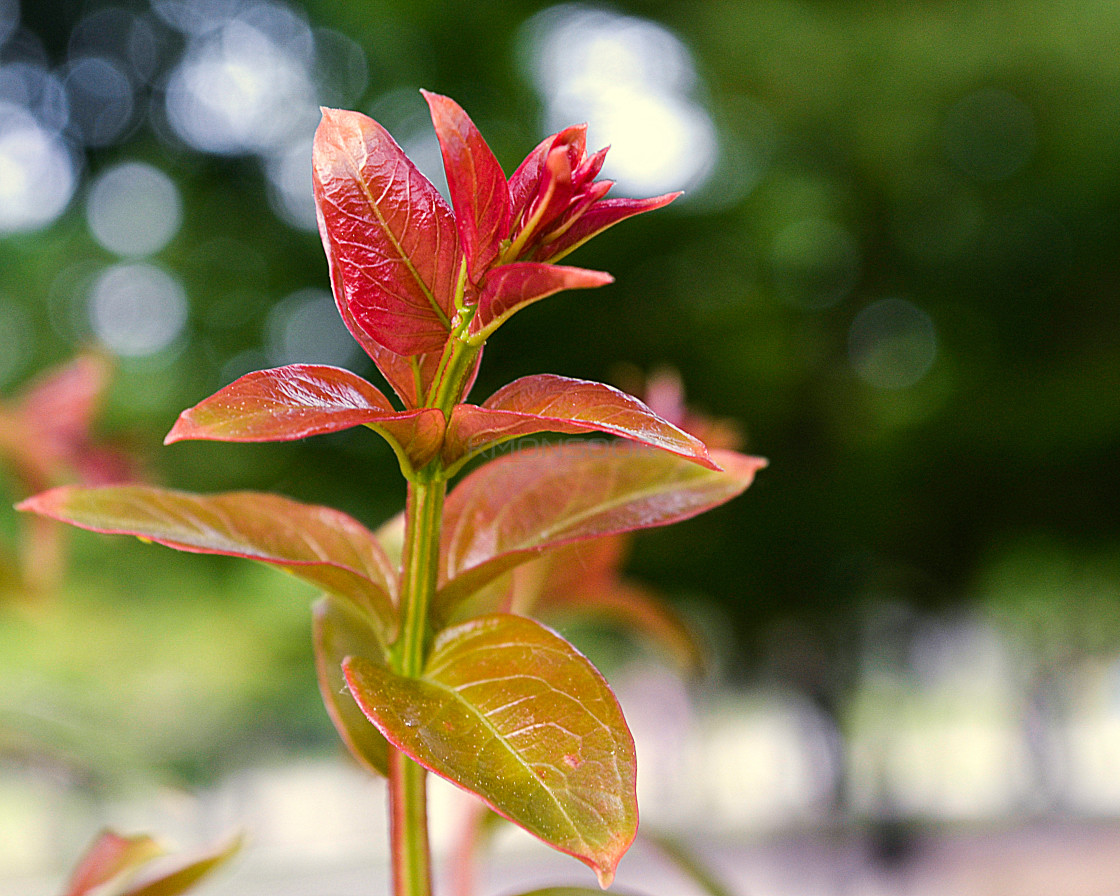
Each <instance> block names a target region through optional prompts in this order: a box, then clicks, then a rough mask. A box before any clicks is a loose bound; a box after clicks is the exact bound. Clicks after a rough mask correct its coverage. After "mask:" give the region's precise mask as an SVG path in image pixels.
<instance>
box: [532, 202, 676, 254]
mask: <svg viewBox="0 0 1120 896" xmlns="http://www.w3.org/2000/svg"><path fill="white" fill-rule="evenodd" d="M680 195H681V194H680V193H666V194H665V195H663V196H654V197H652V198H651V199H600V200H599V201H598V202H596V203H595V204H594V205H592V206H591V207H590V208H589V209H588V210H587V211H585V212H584V213H583V214H582V215H581V216H580V217H579V218H578V219H577V220H576V221H575V223H574V224H572V226H571V227H569V228H568V229H567V230H566V231H564V233H563V234H562V235H561V236H560V237H558V238H557V239H555V240H553V241H552V242H551V243H548V244H547V245H544V246H541V247H540V248H539V249H537V251H536V252H534V253H533V257H534V258H537V259H539V260H541V261H544V262H555V261H559V260H560V259H561V258H563V257H564V256H565V255H567V254H568V253H569V252H572V251H574V250H575V249H578V248H579V247H580V246H582V245H583V244H584V243H586V242H587V241H588V240H589V239H591V238H592V237H593V236H595V235H597V234H600V233H602V232H603V231H604V230H606V229H607V228H608V227H613V226H614V225H615V224H617V223H618V222H619V221H625V220H626V219H627V218H632V217H633V216H634V215H640V214H642V213H643V212H651V211H653V210H654V209H658V208H662V207H664V206H666V205H668V204H669V203H670V202H672V201H673V200H674V199H676V198H677V197H678V196H680Z"/></svg>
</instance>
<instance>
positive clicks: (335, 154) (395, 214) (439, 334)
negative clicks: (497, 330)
mask: <svg viewBox="0 0 1120 896" xmlns="http://www.w3.org/2000/svg"><path fill="white" fill-rule="evenodd" d="M312 155H313V165H312V168H313V183H314V189H315V202H316V209H317V212H318V217H319V231H320V235H321V236H322V239H323V248H324V249H325V251H326V254H327V261H328V263H329V265H330V268H331V282H332V285H333V287H334V289H335V300H336V301H337V302H338V304H339V307H340V309H342V311H343V319H344V320H348V322H351V323H352V324H353V325H355V326H357V327H358V328H360V329H361V330H362V331H363V332H365V333H366V334H367V335H368V336H369V337H370V338H371V339H372V340H373V341H375V342H377V343H379V344H380V345H383V346H384V347H385V348H387V349H389V350H390V351H393V352H396V353H397V354H399V355H415V354H423V353H425V352H433V351H439V350H440V349H442V348H443V344H444V342H445V341H446V340H447V336H448V333H449V331H450V320H451V317H452V315H453V313H454V308H453V305H452V303H453V300H454V286H455V280H456V277H457V276H458V262H459V250H458V235H457V232H456V226H455V219H454V215H453V214H452V212H451V209H450V208H449V207H448V205H447V203H446V202H445V201H444V199H443V197H442V196H440V194H439V191H438V190H436V188H435V187H434V186H432V184H431V182H430V181H429V180H428V179H427V178H426V177H424V175H422V174H421V173H420V172H419V171H418V170H417V169H416V167H415V166H414V165H413V164H412V162H411V161H409V159H408V157H407V156H406V155H405V154H404V152H403V151H402V150H401V148H400V147H399V146H398V145H397V144H396V142H395V141H394V140H393V138H392V137H390V136H389V133H388V132H387V131H386V130H385V129H384V128H382V127H381V125H379V124H378V123H377V122H375V121H373V119H371V118H368V117H366V116H365V115H362V114H360V113H358V112H345V111H341V110H337V109H324V110H323V120H322V122H321V123H320V124H319V128H318V130H317V131H316V133H315V143H314V149H313V153H312Z"/></svg>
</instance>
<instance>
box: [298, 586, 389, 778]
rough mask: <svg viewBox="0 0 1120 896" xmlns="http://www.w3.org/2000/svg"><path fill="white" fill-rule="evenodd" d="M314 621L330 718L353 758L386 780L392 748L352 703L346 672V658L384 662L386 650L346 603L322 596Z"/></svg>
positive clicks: (321, 687)
mask: <svg viewBox="0 0 1120 896" xmlns="http://www.w3.org/2000/svg"><path fill="white" fill-rule="evenodd" d="M312 618H313V633H312V641H313V643H314V646H315V670H316V672H317V673H318V677H319V693H320V694H321V695H322V697H323V705H324V706H326V709H327V714H328V715H329V716H330V717H331V721H332V722H333V723H334V727H335V730H337V731H338V734H339V737H341V738H342V742H343V743H344V744H346V748H347V749H348V750H349V751H350V753H351V755H352V756H353V757H354V758H355V759H356V760H357V761H358V762H359V763H360V764H362V765H364V766H365V767H366V768H368V769H370V770H371V771H374V772H377V773H378V774H379V775H387V774H388V768H389V759H388V750H389V745H388V744H387V743H386V742H385V738H383V737H382V736H381V734H380V732H378V730H377V729H376V728H374V727H373V725H371V724H370V722H369V719H367V718H366V717H365V715H364V714H363V713H362V710H361V709H360V708H359V706H358V704H357V703H355V702H354V698H353V697H352V696H351V695H350V691H349V690H347V687H346V678H345V676H344V675H343V673H342V661H343V660H344V659H346V657H348V656H360V657H364V658H365V659H367V660H369V661H371V662H374V663H384V662H385V648H384V647H383V646H382V645H381V643H380V642H379V641H378V638H377V633H376V631H375V630H374V629H373V628H371V623H370V620H369V619H368V618H367V617H366V616H365V615H364V614H361V613H359V612H358V611H357V610H356V609H355V608H354V607H353V605H352V604H350V603H349V602H347V601H341V600H338V599H337V598H335V597H331V596H330V595H324V596H323V597H321V598H320V599H319V600H318V601H316V602H315V606H314V607H313V608H312Z"/></svg>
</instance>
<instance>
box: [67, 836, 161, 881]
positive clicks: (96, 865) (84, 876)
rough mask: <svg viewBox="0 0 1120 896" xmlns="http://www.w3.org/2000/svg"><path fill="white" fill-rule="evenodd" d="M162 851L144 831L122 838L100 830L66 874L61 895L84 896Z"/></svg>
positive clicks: (143, 863)
mask: <svg viewBox="0 0 1120 896" xmlns="http://www.w3.org/2000/svg"><path fill="white" fill-rule="evenodd" d="M162 854H163V847H161V846H160V845H159V844H158V843H157V842H156V841H155V840H154V839H152V838H151V837H149V836H147V835H146V834H140V835H138V836H135V837H125V836H122V835H121V834H118V833H116V832H115V831H110V830H105V831H102V832H101V833H100V834H98V835H97V838H96V839H95V840H94V841H93V843H92V844H91V845H90V847H89V849H88V850H86V853H85V855H84V856H82V858H81V860H80V861H79V862H78V866H77V867H76V868H75V869H74V873H73V874H72V875H71V876H70V883H69V884H68V885H67V887H66V891H65V896H84V894H86V893H89V892H90V891H92V890H94V889H95V888H97V887H99V886H101V885H102V884H105V883H108V882H109V881H111V880H114V879H116V878H118V877H121V876H122V875H125V874H129V873H135V871H136V870H137V869H138V868H140V867H142V866H143V865H145V864H147V863H148V862H150V861H151V860H152V859H154V858H155V857H156V856H159V855H162Z"/></svg>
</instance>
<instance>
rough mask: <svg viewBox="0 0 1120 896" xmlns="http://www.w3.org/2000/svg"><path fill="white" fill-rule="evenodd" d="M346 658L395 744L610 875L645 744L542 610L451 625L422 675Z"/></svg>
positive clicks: (371, 711) (629, 816) (363, 698)
mask: <svg viewBox="0 0 1120 896" xmlns="http://www.w3.org/2000/svg"><path fill="white" fill-rule="evenodd" d="M345 668H346V679H347V681H348V682H349V684H350V689H351V691H352V692H353V693H354V696H355V697H356V698H357V700H358V702H359V704H361V707H362V709H363V711H364V712H365V713H366V715H367V716H368V717H369V718H370V720H371V721H372V722H373V723H374V724H375V725H377V727H378V728H379V729H380V730H381V732H382V733H383V734H384V735H385V737H386V738H387V739H388V740H389V741H390V742H391V743H392V744H393V745H394V746H396V747H397V748H398V749H400V750H402V751H403V752H405V753H406V754H408V755H409V756H411V757H412V758H413V759H415V760H416V761H417V762H419V763H420V764H421V765H423V766H424V767H425V768H427V769H429V770H430V771H433V772H435V773H436V774H438V775H440V776H441V777H444V778H446V779H448V780H449V781H451V782H452V783H455V784H458V785H459V786H460V787H463V788H464V789H466V790H468V791H470V792H471V793H475V794H477V795H478V796H480V797H482V799H483V800H485V801H486V802H487V803H488V804H489V805H490V806H491V807H492V808H494V809H495V810H496V811H497V812H499V813H500V814H502V815H504V816H505V817H506V818H508V819H510V820H511V821H513V822H515V823H516V824H518V825H520V826H521V827H523V828H525V830H527V831H529V832H530V833H531V834H534V835H535V836H537V837H539V838H540V839H541V840H543V841H544V842H545V843H548V844H549V845H551V846H553V847H555V848H556V849H559V850H561V851H562V852H566V853H569V854H570V855H573V856H575V857H577V858H579V859H581V860H582V861H584V862H586V863H587V864H588V865H590V866H591V868H593V869H594V870H595V872H596V874H597V875H598V876H599V880H600V883H601V884H602V885H603V886H606V885H607V884H609V882H610V880H611V878H612V877H613V876H614V869H615V866H616V865H617V864H618V860H619V859H620V858H621V857H622V854H623V853H624V852H625V851H626V849H627V847H628V846H629V845H630V843H631V842H632V841H633V839H634V835H635V834H636V832H637V825H638V812H637V798H636V795H635V792H634V786H635V768H636V766H635V757H634V744H633V740H632V738H631V736H630V732H629V729H628V728H627V727H626V722H625V720H624V719H623V717H622V711H621V709H620V708H619V706H618V702H617V700H615V697H614V695H613V694H612V693H611V691H610V688H609V687H608V686H607V683H606V682H605V681H604V680H603V677H602V676H601V675H600V674H599V673H598V671H596V669H595V668H594V666H592V665H591V664H590V663H589V662H588V661H587V659H586V658H584V657H583V656H582V655H581V654H579V653H578V652H577V651H576V650H575V648H573V647H572V646H571V645H570V644H568V643H567V642H566V641H564V640H563V639H562V638H560V637H559V636H558V635H556V634H555V633H553V632H551V631H549V630H548V629H546V628H544V627H543V626H541V625H539V624H537V623H535V622H533V621H531V620H528V619H524V618H522V617H519V616H508V615H494V616H485V617H481V618H479V619H475V620H471V621H470V622H467V623H464V624H463V625H460V626H456V627H454V628H451V629H447V630H445V631H444V632H442V633H441V634H440V635H439V636H438V637H437V639H436V642H435V644H434V645H433V648H432V652H431V654H430V656H429V658H428V661H427V664H426V666H425V669H424V672H423V675H422V676H421V677H420V678H419V679H410V678H404V677H401V676H397V675H394V674H393V673H392V672H390V671H388V670H387V669H385V668H384V667H380V666H378V665H376V664H374V663H371V662H369V661H366V660H361V659H358V658H351V659H349V660H347V662H346V666H345Z"/></svg>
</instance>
